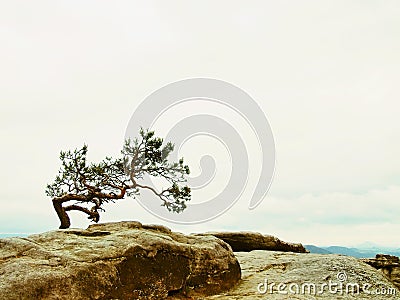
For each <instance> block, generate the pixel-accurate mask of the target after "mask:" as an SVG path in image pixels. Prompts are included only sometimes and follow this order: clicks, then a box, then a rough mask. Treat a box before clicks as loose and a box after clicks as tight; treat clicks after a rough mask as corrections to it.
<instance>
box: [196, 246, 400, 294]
mask: <svg viewBox="0 0 400 300" xmlns="http://www.w3.org/2000/svg"><path fill="white" fill-rule="evenodd" d="M236 256H237V258H238V259H239V262H240V265H241V268H242V280H241V281H240V283H239V284H238V285H236V286H235V287H233V288H232V289H231V290H229V291H228V292H225V293H220V294H218V295H214V296H208V297H199V298H197V299H202V300H205V299H207V300H215V299H218V300H235V299H236V300H239V299H240V300H241V299H243V300H255V299H335V300H336V299H353V300H354V299H378V300H379V299H382V300H383V299H400V291H399V290H398V289H396V287H395V286H394V285H393V283H392V282H390V281H389V280H388V279H387V278H386V277H385V276H384V275H383V274H382V273H381V272H378V271H377V270H375V269H374V268H372V267H371V266H369V265H367V264H365V263H363V262H361V261H360V260H358V259H356V258H353V257H350V256H342V255H335V254H309V253H306V254H304V253H288V252H286V253H284V252H275V251H251V252H238V253H236ZM265 280H267V290H266V293H265V294H263V293H260V292H259V291H258V288H259V289H260V291H261V292H264V290H263V289H264V288H265V286H266V285H265V283H266V281H265ZM272 283H274V284H275V285H274V286H273V287H272V292H271V285H272ZM280 283H282V284H285V285H286V286H285V287H284V286H283V285H281V292H287V294H281V293H279V292H278V285H279V284H280ZM260 284H262V285H260ZM324 284H325V285H326V286H325V285H324ZM329 284H331V288H329ZM335 284H337V286H335ZM340 284H341V285H340ZM313 285H315V289H314V287H313ZM364 285H369V286H364ZM357 286H358V287H359V289H358V288H357ZM346 287H347V290H346ZM297 289H298V291H297ZM313 290H314V291H316V292H315V294H314V293H313V292H312V291H313ZM321 290H323V292H322V293H321ZM357 290H358V291H359V294H357V293H356V292H357ZM292 291H294V292H295V293H292ZM303 291H304V292H303ZM331 291H332V292H331ZM341 291H343V293H341ZM368 292H369V293H371V294H368ZM378 292H380V293H381V295H379V294H378ZM382 293H385V295H382Z"/></svg>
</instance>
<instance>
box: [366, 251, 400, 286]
mask: <svg viewBox="0 0 400 300" xmlns="http://www.w3.org/2000/svg"><path fill="white" fill-rule="evenodd" d="M362 261H364V262H365V263H367V264H369V265H370V266H372V267H374V268H375V269H377V270H379V271H381V272H382V273H383V274H385V275H386V276H387V277H388V278H389V279H390V280H391V281H392V282H393V283H394V284H395V285H396V286H397V288H399V289H400V259H399V258H398V257H397V256H392V255H384V254H377V255H376V257H375V258H365V259H362Z"/></svg>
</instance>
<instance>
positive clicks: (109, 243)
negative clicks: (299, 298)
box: [0, 222, 241, 300]
mask: <svg viewBox="0 0 400 300" xmlns="http://www.w3.org/2000/svg"><path fill="white" fill-rule="evenodd" d="M240 272H241V271H240V266H239V264H238V261H237V259H236V257H235V256H234V254H233V252H232V250H231V248H230V246H229V245H228V244H226V243H224V242H223V241H221V240H219V239H217V238H215V237H213V236H187V235H183V234H180V233H174V232H171V231H170V230H169V229H168V228H166V227H162V226H157V225H142V224H141V223H139V222H118V223H106V224H95V225H91V226H89V228H88V229H86V230H83V229H68V230H57V231H51V232H47V233H43V234H37V235H31V236H29V237H28V238H6V239H0V298H1V299H2V300H3V299H4V300H6V299H130V300H131V299H165V298H167V297H170V298H179V297H180V295H183V294H185V293H186V292H190V293H191V294H193V295H196V294H197V293H199V294H208V295H209V294H212V293H218V292H221V291H223V290H226V289H228V288H230V287H232V286H234V285H235V284H236V283H237V282H238V281H239V280H240V274H241V273H240Z"/></svg>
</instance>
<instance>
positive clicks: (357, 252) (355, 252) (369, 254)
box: [323, 246, 379, 258]
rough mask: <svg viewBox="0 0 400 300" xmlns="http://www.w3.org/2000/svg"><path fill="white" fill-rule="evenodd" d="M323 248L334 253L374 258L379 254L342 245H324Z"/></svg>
mask: <svg viewBox="0 0 400 300" xmlns="http://www.w3.org/2000/svg"><path fill="white" fill-rule="evenodd" d="M323 249H325V250H327V251H329V252H331V253H334V254H342V255H348V256H353V257H356V258H374V257H375V255H376V254H377V253H376V252H370V251H362V250H360V249H357V248H347V247H341V246H329V247H323ZM378 253H379V252H378Z"/></svg>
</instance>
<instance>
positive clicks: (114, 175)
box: [46, 129, 190, 229]
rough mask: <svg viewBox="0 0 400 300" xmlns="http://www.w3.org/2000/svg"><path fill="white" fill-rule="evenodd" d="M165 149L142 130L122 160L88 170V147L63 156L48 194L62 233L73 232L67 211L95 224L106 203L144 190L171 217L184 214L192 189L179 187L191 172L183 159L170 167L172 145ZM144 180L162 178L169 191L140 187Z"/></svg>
mask: <svg viewBox="0 0 400 300" xmlns="http://www.w3.org/2000/svg"><path fill="white" fill-rule="evenodd" d="M162 145H163V139H161V138H158V137H155V136H154V132H153V131H148V130H143V129H141V130H140V137H139V138H136V139H134V140H126V141H125V145H124V147H123V149H122V151H121V152H122V154H123V157H121V158H116V159H114V158H111V157H106V158H105V159H104V160H102V161H101V162H100V163H90V164H88V163H87V161H86V155H87V151H88V148H87V146H86V145H84V146H83V147H82V148H81V149H76V150H74V151H66V152H64V151H62V152H61V153H60V159H61V163H62V165H61V168H60V170H59V171H58V175H57V176H56V178H55V180H54V182H53V183H52V184H49V185H47V188H46V194H47V196H50V197H52V201H53V206H54V209H55V211H56V213H57V216H58V218H59V219H60V222H61V225H60V227H59V228H60V229H63V228H69V227H70V225H71V221H70V218H69V216H68V211H72V210H76V211H81V212H83V213H86V214H87V215H88V219H90V220H91V221H93V222H96V223H97V222H98V221H99V220H100V214H99V212H100V211H104V204H105V203H108V202H115V201H116V200H118V199H123V198H125V197H126V196H134V197H136V196H139V195H140V190H142V189H147V190H150V191H151V192H153V193H154V194H155V195H156V196H157V197H158V198H159V199H160V200H161V201H162V204H161V205H163V206H165V207H166V208H167V209H168V210H169V211H173V212H178V213H179V212H181V211H183V210H184V209H185V208H186V204H185V202H186V201H189V200H190V188H189V187H188V186H187V185H184V186H183V185H181V184H182V183H184V182H186V178H185V175H187V174H189V167H188V166H187V165H184V163H183V159H180V160H179V162H172V163H171V162H169V161H168V156H169V154H170V153H171V152H172V151H173V149H174V145H173V144H172V143H171V142H168V143H167V144H166V145H165V146H162ZM146 175H149V176H154V177H162V178H164V179H165V180H166V182H167V183H168V186H169V187H167V188H164V189H162V190H161V191H158V190H157V189H156V188H154V187H153V186H151V185H146V184H144V183H142V181H143V179H144V177H145V176H146ZM67 202H71V203H69V204H68V203H67Z"/></svg>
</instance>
